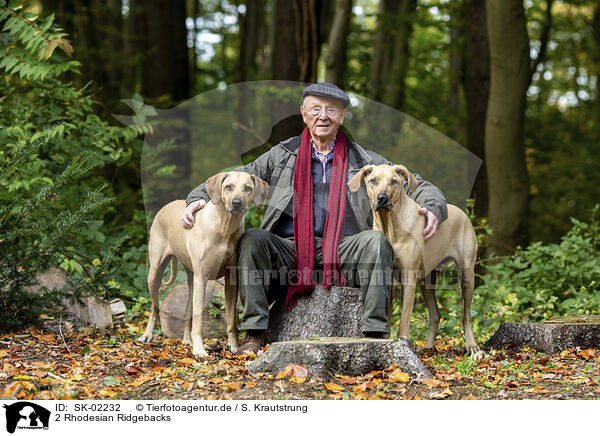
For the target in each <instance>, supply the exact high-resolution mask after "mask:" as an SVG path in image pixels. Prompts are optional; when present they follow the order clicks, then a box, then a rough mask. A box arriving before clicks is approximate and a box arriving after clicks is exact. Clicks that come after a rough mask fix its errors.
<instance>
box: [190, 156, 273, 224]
mask: <svg viewBox="0 0 600 436" xmlns="http://www.w3.org/2000/svg"><path fill="white" fill-rule="evenodd" d="M272 150H273V149H271V150H269V151H268V152H266V153H264V154H262V155H261V156H259V157H258V158H256V160H254V161H253V162H250V163H249V164H247V165H243V166H241V167H237V168H235V169H234V171H243V172H245V173H249V174H254V175H256V176H258V177H260V178H261V179H263V180H264V181H265V182H267V183H269V181H270V179H271V172H272V171H273V165H272V154H271V152H272ZM209 200H210V197H209V196H208V192H206V183H202V184H201V185H198V186H197V187H196V188H194V189H193V190H192V192H190V193H189V194H188V196H187V198H186V200H185V202H186V208H185V210H184V212H183V215H182V216H181V225H182V226H183V227H185V228H190V227H192V226H193V225H194V221H195V218H194V212H196V211H197V210H198V209H202V208H203V207H204V206H205V205H206V203H208V201H209Z"/></svg>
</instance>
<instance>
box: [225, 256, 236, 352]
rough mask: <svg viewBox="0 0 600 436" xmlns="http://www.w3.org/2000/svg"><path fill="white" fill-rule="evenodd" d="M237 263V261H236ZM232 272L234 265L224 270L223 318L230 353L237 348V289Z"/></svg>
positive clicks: (234, 272) (233, 272)
mask: <svg viewBox="0 0 600 436" xmlns="http://www.w3.org/2000/svg"><path fill="white" fill-rule="evenodd" d="M236 264H237V262H236ZM232 274H236V270H235V267H228V268H226V270H225V318H226V319H227V345H229V349H230V350H231V352H232V353H236V352H237V350H238V340H237V328H236V323H237V310H236V305H237V297H238V289H237V283H236V277H235V276H234V277H232V276H231V275H232Z"/></svg>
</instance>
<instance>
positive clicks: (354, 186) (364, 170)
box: [348, 165, 375, 192]
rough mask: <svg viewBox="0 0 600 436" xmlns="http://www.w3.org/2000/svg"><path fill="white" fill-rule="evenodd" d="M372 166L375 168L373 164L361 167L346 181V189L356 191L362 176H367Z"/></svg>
mask: <svg viewBox="0 0 600 436" xmlns="http://www.w3.org/2000/svg"><path fill="white" fill-rule="evenodd" d="M373 168H375V165H367V166H364V167H362V168H361V170H360V171H359V172H358V173H356V174H354V176H352V178H351V179H350V181H349V182H348V189H350V191H351V192H356V191H358V189H359V188H360V183H361V182H362V179H363V177H365V176H368V175H369V174H370V173H371V171H373Z"/></svg>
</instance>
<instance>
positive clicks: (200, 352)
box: [192, 347, 208, 359]
mask: <svg viewBox="0 0 600 436" xmlns="http://www.w3.org/2000/svg"><path fill="white" fill-rule="evenodd" d="M192 354H193V355H194V356H195V357H196V358H198V359H203V358H205V357H208V353H207V352H206V350H205V349H204V347H194V348H193V350H192Z"/></svg>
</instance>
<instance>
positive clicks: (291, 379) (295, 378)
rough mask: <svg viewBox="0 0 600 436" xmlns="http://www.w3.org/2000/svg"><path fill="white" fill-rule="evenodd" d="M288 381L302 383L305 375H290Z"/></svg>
mask: <svg viewBox="0 0 600 436" xmlns="http://www.w3.org/2000/svg"><path fill="white" fill-rule="evenodd" d="M290 381H291V382H292V383H304V382H305V381H306V377H290Z"/></svg>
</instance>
